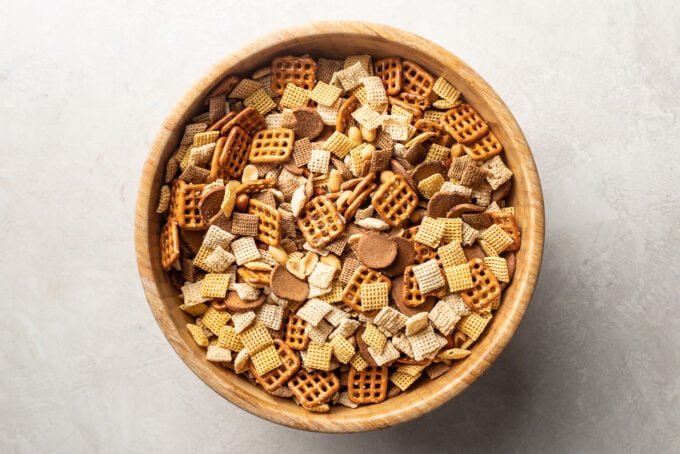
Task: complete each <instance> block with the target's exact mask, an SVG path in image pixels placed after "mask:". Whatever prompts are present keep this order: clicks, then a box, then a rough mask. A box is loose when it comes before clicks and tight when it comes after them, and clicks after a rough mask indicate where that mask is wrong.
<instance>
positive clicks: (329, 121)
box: [316, 98, 345, 126]
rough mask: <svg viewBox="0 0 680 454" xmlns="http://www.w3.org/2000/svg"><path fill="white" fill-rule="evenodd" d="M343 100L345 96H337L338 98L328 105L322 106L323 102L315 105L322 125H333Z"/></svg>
mask: <svg viewBox="0 0 680 454" xmlns="http://www.w3.org/2000/svg"><path fill="white" fill-rule="evenodd" d="M343 102H345V98H338V100H337V101H335V102H334V103H333V104H332V105H330V106H324V105H323V104H319V105H318V106H316V112H317V113H318V114H319V115H320V116H321V120H323V124H324V125H326V126H335V122H336V120H337V118H338V111H339V110H340V106H341V105H342V103H343Z"/></svg>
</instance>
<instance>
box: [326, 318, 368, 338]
mask: <svg viewBox="0 0 680 454" xmlns="http://www.w3.org/2000/svg"><path fill="white" fill-rule="evenodd" d="M360 325H361V323H359V322H358V321H357V320H354V319H351V318H345V319H343V320H342V321H341V322H340V325H338V327H337V328H335V330H334V331H333V332H332V333H331V334H329V337H330V338H331V339H333V338H334V337H335V336H342V337H345V338H346V337H349V336H351V335H352V334H354V332H355V331H356V330H357V328H359V326H360Z"/></svg>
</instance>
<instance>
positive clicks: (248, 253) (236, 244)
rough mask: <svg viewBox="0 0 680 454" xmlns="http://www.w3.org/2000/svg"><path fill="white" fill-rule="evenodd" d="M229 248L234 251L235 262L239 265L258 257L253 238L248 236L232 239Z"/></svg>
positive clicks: (258, 251) (258, 253) (258, 252)
mask: <svg viewBox="0 0 680 454" xmlns="http://www.w3.org/2000/svg"><path fill="white" fill-rule="evenodd" d="M255 217H257V216H255ZM231 250H232V251H233V252H234V256H235V257H236V264H237V265H239V266H240V265H243V264H244V263H248V262H252V261H253V260H258V259H259V258H260V250H259V249H258V248H257V245H256V244H255V239H254V238H253V237H250V236H248V237H243V238H239V239H238V240H235V241H232V243H231Z"/></svg>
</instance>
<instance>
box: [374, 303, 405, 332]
mask: <svg viewBox="0 0 680 454" xmlns="http://www.w3.org/2000/svg"><path fill="white" fill-rule="evenodd" d="M406 320H408V317H406V316H405V315H404V314H402V313H401V312H399V311H398V310H396V309H394V308H391V307H383V308H382V309H380V312H378V315H376V316H375V317H374V318H373V323H375V324H376V325H377V326H379V327H380V328H383V329H386V330H387V331H389V332H390V333H392V334H393V335H394V334H396V333H397V332H398V331H399V330H401V329H402V328H404V327H405V326H406Z"/></svg>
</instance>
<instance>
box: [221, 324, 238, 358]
mask: <svg viewBox="0 0 680 454" xmlns="http://www.w3.org/2000/svg"><path fill="white" fill-rule="evenodd" d="M217 345H218V346H219V347H222V348H226V349H228V350H231V351H232V352H238V351H241V350H242V349H243V342H241V338H240V337H239V336H238V333H237V332H236V329H235V328H234V327H233V326H228V325H225V326H223V327H222V328H221V329H220V332H219V333H218V334H217Z"/></svg>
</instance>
